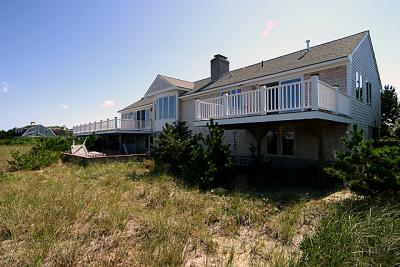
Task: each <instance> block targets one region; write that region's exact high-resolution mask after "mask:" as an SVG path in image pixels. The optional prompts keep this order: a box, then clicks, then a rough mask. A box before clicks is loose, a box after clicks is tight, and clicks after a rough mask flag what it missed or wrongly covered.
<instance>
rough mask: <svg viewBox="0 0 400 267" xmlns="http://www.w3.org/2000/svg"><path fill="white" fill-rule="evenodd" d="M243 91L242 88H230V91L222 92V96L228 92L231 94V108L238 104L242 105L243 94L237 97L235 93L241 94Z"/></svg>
mask: <svg viewBox="0 0 400 267" xmlns="http://www.w3.org/2000/svg"><path fill="white" fill-rule="evenodd" d="M241 92H242V89H232V90H229V91H228V92H222V93H221V96H223V95H225V94H226V93H227V94H228V95H230V97H229V106H230V108H231V109H233V108H234V107H236V106H238V107H240V105H241V103H242V96H241V95H240V96H237V97H234V96H233V95H236V94H240V93H241Z"/></svg>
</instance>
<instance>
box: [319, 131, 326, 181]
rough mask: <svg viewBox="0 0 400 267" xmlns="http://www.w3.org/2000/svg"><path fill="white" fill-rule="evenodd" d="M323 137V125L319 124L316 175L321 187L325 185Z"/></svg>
mask: <svg viewBox="0 0 400 267" xmlns="http://www.w3.org/2000/svg"><path fill="white" fill-rule="evenodd" d="M324 138H325V127H324V126H320V129H319V138H318V175H319V178H320V179H321V185H322V187H325V173H324V168H325V151H324Z"/></svg>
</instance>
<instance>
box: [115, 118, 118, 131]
mask: <svg viewBox="0 0 400 267" xmlns="http://www.w3.org/2000/svg"><path fill="white" fill-rule="evenodd" d="M114 129H115V130H117V129H118V117H114Z"/></svg>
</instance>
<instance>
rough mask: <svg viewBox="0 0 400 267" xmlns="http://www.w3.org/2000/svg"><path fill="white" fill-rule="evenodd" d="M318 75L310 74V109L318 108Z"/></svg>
mask: <svg viewBox="0 0 400 267" xmlns="http://www.w3.org/2000/svg"><path fill="white" fill-rule="evenodd" d="M318 91H319V88H318V75H312V76H311V109H312V110H318Z"/></svg>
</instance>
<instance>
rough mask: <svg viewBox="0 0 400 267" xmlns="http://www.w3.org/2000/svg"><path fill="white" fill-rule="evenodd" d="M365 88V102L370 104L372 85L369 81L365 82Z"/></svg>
mask: <svg viewBox="0 0 400 267" xmlns="http://www.w3.org/2000/svg"><path fill="white" fill-rule="evenodd" d="M365 90H366V94H367V104H368V105H371V103H372V85H371V83H370V82H369V81H367V82H366V83H365Z"/></svg>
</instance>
